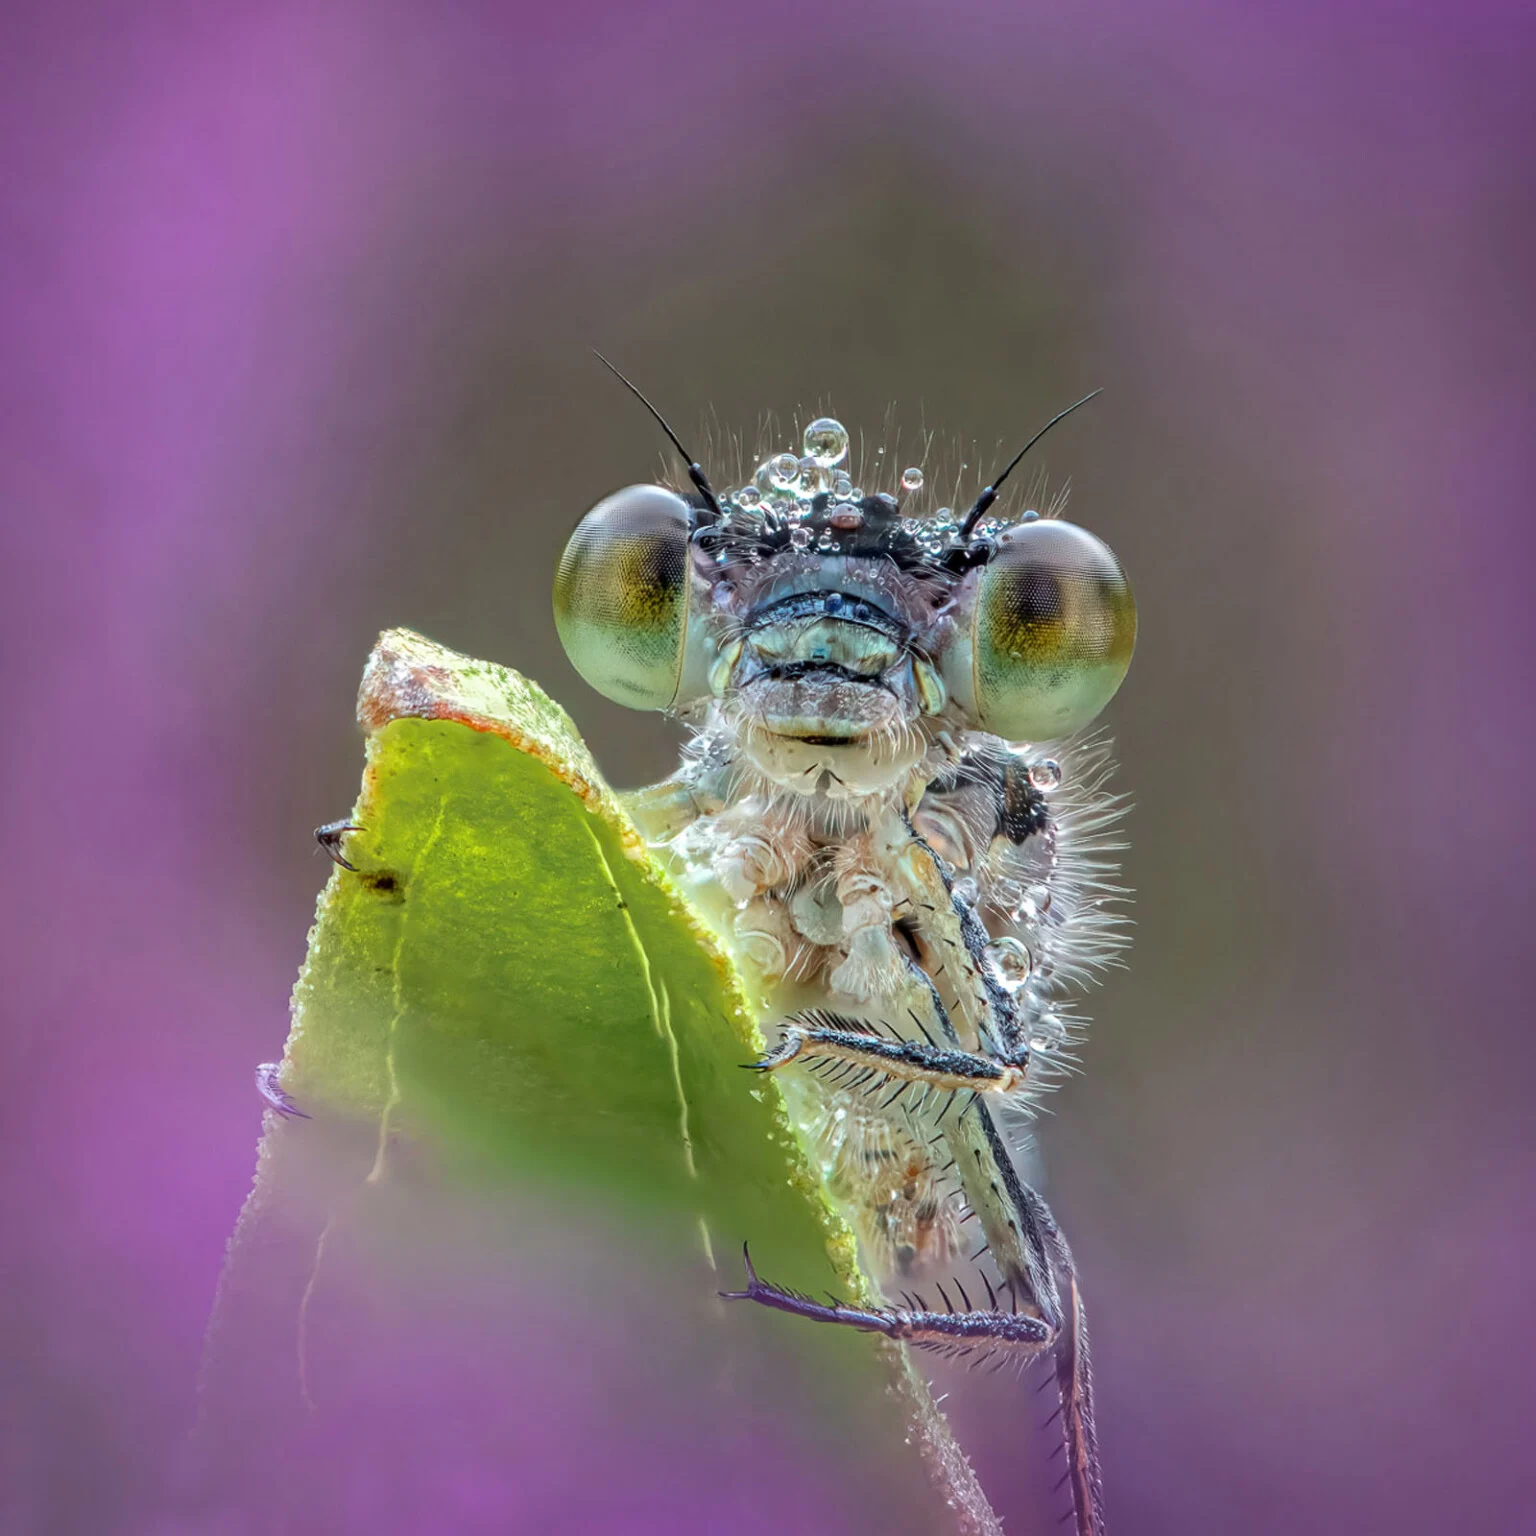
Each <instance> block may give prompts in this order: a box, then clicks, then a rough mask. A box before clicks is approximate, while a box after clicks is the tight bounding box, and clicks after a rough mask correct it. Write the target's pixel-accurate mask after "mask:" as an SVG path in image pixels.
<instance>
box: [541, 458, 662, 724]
mask: <svg viewBox="0 0 1536 1536" xmlns="http://www.w3.org/2000/svg"><path fill="white" fill-rule="evenodd" d="M688 535H689V511H688V504H687V502H685V501H684V500H683V499H682V497H680V496H677V495H674V494H673V493H672V492H671V491H669V490H666V489H665V488H664V487H662V486H659V485H631V486H626V487H625V489H623V490H622V491H615V492H614V493H613V495H612V496H609V497H606V498H605V499H604V500H602V501H600V502H598V504H597V505H596V506H595V507H593V509H592V510H591V511H590V512H588V513H587V515H586V516H585V517H584V518H582V520H581V522H580V523H579V524H578V525H577V527H576V531H575V533H573V534H572V535H571V541H570V543H569V544H567V545H566V546H565V553H564V554H563V555H562V556H561V557H560V568H559V570H558V571H557V572H556V574H555V628H556V629H557V630H559V632H560V643H561V644H562V645H563V646H564V647H565V654H566V655H567V656H569V657H570V658H571V665H572V666H574V667H575V668H576V670H577V671H578V672H580V673H581V675H582V676H583V677H584V678H586V680H587V681H588V682H589V683H591V685H592V686H593V687H594V688H596V689H597V691H598V692H599V693H601V694H603V695H605V696H606V697H607V698H610V699H612V700H613V701H614V702H615V703H616V704H626V705H628V706H629V708H631V709H666V708H667V707H668V706H669V705H671V704H672V703H674V702H675V701H676V699H677V695H678V690H679V687H680V684H681V681H682V674H683V658H684V654H685V651H686V648H687V637H688V599H689V590H690V565H689V558H688Z"/></svg>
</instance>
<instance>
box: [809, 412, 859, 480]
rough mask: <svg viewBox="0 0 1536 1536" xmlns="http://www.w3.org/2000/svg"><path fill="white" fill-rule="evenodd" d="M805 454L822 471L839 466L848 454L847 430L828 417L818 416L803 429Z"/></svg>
mask: <svg viewBox="0 0 1536 1536" xmlns="http://www.w3.org/2000/svg"><path fill="white" fill-rule="evenodd" d="M805 453H806V457H807V458H811V459H815V461H816V462H817V463H818V464H819V465H821V466H822V468H824V469H830V468H831V467H832V466H833V465H834V464H841V463H842V462H843V460H844V459H845V458H846V457H847V454H848V429H847V428H846V427H845V426H844V425H843V424H842V422H840V421H834V420H833V419H832V417H830V416H818V417H817V418H816V420H815V421H813V422H812V423H811V424H810V426H808V427H807V428H806V429H805Z"/></svg>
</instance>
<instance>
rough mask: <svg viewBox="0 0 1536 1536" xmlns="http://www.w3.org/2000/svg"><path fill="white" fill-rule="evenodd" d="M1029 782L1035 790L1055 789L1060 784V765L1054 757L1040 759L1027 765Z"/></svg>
mask: <svg viewBox="0 0 1536 1536" xmlns="http://www.w3.org/2000/svg"><path fill="white" fill-rule="evenodd" d="M1029 782H1030V783H1031V784H1033V785H1034V787H1035V788H1036V789H1040V790H1047V789H1055V788H1056V786H1057V785H1058V784H1060V783H1061V764H1060V763H1058V762H1057V761H1056V759H1055V758H1054V757H1042V758H1041V759H1040V761H1039V762H1038V763H1031V764H1030V765H1029Z"/></svg>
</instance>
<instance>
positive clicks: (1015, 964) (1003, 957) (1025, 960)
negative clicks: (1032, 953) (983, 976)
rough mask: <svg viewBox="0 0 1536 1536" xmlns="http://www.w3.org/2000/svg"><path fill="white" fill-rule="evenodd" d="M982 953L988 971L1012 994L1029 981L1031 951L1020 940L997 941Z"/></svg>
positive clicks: (1006, 939)
mask: <svg viewBox="0 0 1536 1536" xmlns="http://www.w3.org/2000/svg"><path fill="white" fill-rule="evenodd" d="M982 953H983V955H984V956H985V958H986V962H987V968H988V970H990V971H991V972H992V974H993V975H994V976H995V977H996V978H997V980H998V981H999V982H1001V983H1002V985H1003V986H1005V987H1006V988H1007V989H1008V990H1009V991H1010V992H1012V991H1014V990H1015V989H1016V988H1018V987H1021V986H1023V985H1024V983H1025V982H1026V981H1027V980H1028V979H1029V951H1028V949H1026V948H1025V947H1024V945H1023V944H1021V943H1020V942H1019V940H1017V939H1014V938H1005V939H996V940H994V941H993V942H992V943H991V944H988V945H987V947H986V949H985V950H984V951H983V952H982Z"/></svg>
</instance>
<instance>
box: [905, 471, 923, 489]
mask: <svg viewBox="0 0 1536 1536" xmlns="http://www.w3.org/2000/svg"><path fill="white" fill-rule="evenodd" d="M901 488H902V490H904V491H920V490H922V488H923V472H922V470H920V469H918V468H917V467H916V465H914V466H913V467H912V468H911V469H904V470H902V472H901Z"/></svg>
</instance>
